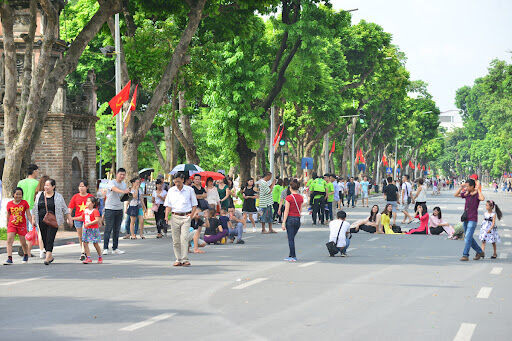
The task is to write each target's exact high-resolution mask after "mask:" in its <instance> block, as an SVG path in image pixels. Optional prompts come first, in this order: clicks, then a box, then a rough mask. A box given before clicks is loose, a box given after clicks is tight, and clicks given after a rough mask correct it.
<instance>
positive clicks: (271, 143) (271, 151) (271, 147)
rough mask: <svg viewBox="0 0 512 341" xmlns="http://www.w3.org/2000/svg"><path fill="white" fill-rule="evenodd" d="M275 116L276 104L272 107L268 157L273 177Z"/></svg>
mask: <svg viewBox="0 0 512 341" xmlns="http://www.w3.org/2000/svg"><path fill="white" fill-rule="evenodd" d="M274 116H275V108H274V106H271V107H270V139H269V146H268V158H269V161H270V172H271V173H272V179H274V178H275V177H276V173H275V172H274V170H275V165H274V135H275V132H274V130H275V127H274Z"/></svg>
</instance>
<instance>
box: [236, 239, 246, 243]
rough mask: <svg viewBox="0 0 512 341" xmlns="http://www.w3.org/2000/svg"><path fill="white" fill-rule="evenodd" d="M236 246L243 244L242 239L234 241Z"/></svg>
mask: <svg viewBox="0 0 512 341" xmlns="http://www.w3.org/2000/svg"><path fill="white" fill-rule="evenodd" d="M236 244H245V242H244V241H243V239H240V240H237V241H236Z"/></svg>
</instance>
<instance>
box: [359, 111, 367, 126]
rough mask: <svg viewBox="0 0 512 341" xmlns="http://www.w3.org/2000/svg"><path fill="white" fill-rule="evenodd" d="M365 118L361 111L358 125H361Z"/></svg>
mask: <svg viewBox="0 0 512 341" xmlns="http://www.w3.org/2000/svg"><path fill="white" fill-rule="evenodd" d="M365 118H366V114H365V113H363V112H362V111H361V113H360V114H359V123H361V124H363V123H364V119H365Z"/></svg>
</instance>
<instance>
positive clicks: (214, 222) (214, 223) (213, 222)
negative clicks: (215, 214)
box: [204, 218, 222, 236]
mask: <svg viewBox="0 0 512 341" xmlns="http://www.w3.org/2000/svg"><path fill="white" fill-rule="evenodd" d="M208 222H209V223H210V226H209V227H207V228H206V230H205V231H204V234H205V235H207V236H212V235H216V234H217V228H218V227H219V225H221V226H222V224H221V223H220V220H219V219H217V218H208Z"/></svg>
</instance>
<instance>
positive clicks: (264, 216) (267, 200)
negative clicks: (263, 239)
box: [257, 172, 276, 234]
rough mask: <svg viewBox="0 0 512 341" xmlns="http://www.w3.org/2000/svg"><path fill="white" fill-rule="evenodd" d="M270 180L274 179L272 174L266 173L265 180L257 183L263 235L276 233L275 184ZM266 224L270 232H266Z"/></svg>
mask: <svg viewBox="0 0 512 341" xmlns="http://www.w3.org/2000/svg"><path fill="white" fill-rule="evenodd" d="M270 179H272V173H270V172H266V173H265V175H264V176H263V178H262V179H260V180H259V181H258V182H257V184H258V187H259V195H260V203H259V207H260V209H261V217H260V222H261V233H263V234H266V233H276V231H274V230H273V229H272V205H273V204H274V199H273V198H272V189H273V188H274V182H272V183H270ZM265 224H268V232H267V231H266V230H265Z"/></svg>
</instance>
